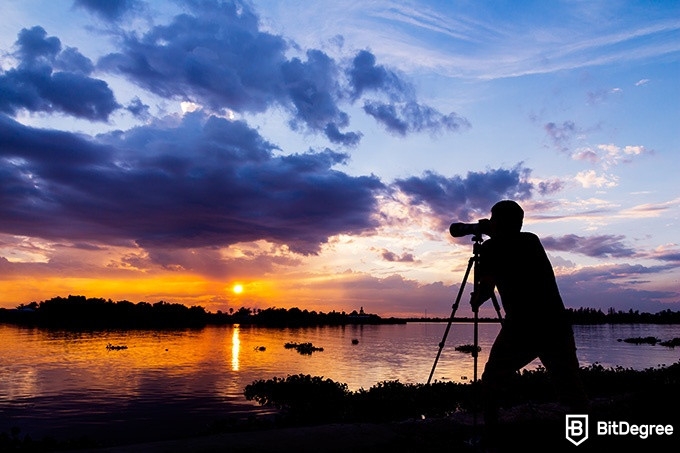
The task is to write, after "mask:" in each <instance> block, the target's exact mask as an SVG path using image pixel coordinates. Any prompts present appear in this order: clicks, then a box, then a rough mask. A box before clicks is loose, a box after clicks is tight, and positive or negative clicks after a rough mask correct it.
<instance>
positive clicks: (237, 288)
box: [231, 283, 243, 294]
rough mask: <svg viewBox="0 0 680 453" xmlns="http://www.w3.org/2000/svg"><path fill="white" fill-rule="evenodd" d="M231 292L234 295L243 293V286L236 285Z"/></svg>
mask: <svg viewBox="0 0 680 453" xmlns="http://www.w3.org/2000/svg"><path fill="white" fill-rule="evenodd" d="M231 290H232V291H234V294H241V293H242V292H243V285H241V284H240V283H237V284H235V285H234V287H233V288H232V289H231Z"/></svg>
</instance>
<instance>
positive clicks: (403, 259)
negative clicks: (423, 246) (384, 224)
mask: <svg viewBox="0 0 680 453" xmlns="http://www.w3.org/2000/svg"><path fill="white" fill-rule="evenodd" d="M380 256H382V258H383V259H384V260H385V261H389V262H392V263H413V262H415V257H414V256H413V254H412V253H406V252H404V253H402V254H401V255H398V254H396V253H394V252H392V251H390V250H387V249H382V250H381V251H380Z"/></svg>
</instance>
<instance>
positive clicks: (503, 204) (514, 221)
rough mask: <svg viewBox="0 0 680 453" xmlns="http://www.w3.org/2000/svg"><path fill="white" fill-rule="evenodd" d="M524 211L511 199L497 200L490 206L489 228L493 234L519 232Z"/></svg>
mask: <svg viewBox="0 0 680 453" xmlns="http://www.w3.org/2000/svg"><path fill="white" fill-rule="evenodd" d="M523 221H524V211H523V210H522V208H521V207H520V205H518V204H517V203H516V202H514V201H512V200H503V201H499V202H498V203H496V204H495V205H493V207H492V208H491V229H492V231H493V233H495V235H506V234H514V233H519V232H520V230H521V229H522V222H523Z"/></svg>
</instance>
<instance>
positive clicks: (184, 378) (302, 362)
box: [0, 323, 680, 442]
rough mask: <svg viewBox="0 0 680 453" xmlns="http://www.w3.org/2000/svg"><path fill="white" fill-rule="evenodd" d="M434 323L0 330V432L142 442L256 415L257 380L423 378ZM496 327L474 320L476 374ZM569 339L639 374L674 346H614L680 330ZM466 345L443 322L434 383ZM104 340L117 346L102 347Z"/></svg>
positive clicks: (581, 332) (365, 384)
mask: <svg viewBox="0 0 680 453" xmlns="http://www.w3.org/2000/svg"><path fill="white" fill-rule="evenodd" d="M445 328H446V323H409V324H396V325H364V326H346V327H314V328H295V329H293V328H285V329H282V328H265V327H251V326H248V327H246V326H242V327H238V326H234V327H231V326H229V327H207V328H203V329H197V330H191V329H187V330H163V331H157V330H136V331H116V330H111V331H79V332H73V331H61V330H44V329H36V328H22V327H16V326H10V325H0V433H3V432H5V433H8V432H10V430H11V429H12V428H13V427H18V428H20V429H21V435H26V434H29V435H31V437H32V438H34V439H40V438H42V437H44V436H50V437H54V438H56V439H58V440H59V439H70V438H76V437H78V436H80V435H88V436H92V437H93V438H97V439H103V441H104V442H106V441H107V440H112V439H116V440H117V441H120V440H121V437H123V438H125V440H129V441H137V440H153V439H155V438H159V439H160V438H163V437H168V433H173V434H174V435H176V436H182V435H191V434H195V433H198V432H200V431H201V430H205V429H206V427H207V426H208V425H209V423H211V422H213V421H214V420H215V419H218V418H220V417H223V418H225V417H232V416H233V417H239V416H243V417H247V416H252V415H256V416H259V415H264V414H266V411H265V410H263V409H262V408H260V407H259V405H257V404H256V403H254V402H249V401H246V400H245V398H244V396H243V390H244V388H245V386H246V385H248V384H250V383H252V382H253V381H255V380H258V379H270V378H272V377H275V376H277V377H286V376H288V375H292V374H300V373H302V374H310V375H313V376H324V377H326V378H330V379H332V380H334V381H336V382H343V383H346V384H347V385H348V386H349V388H350V390H358V389H360V388H364V389H368V388H370V387H372V386H373V385H375V384H376V383H378V382H380V381H385V380H399V381H401V382H405V383H424V382H427V378H428V376H429V374H430V370H431V369H432V365H433V363H434V358H435V356H436V354H437V351H438V349H439V346H438V345H439V342H440V341H441V339H442V336H443V333H444V329H445ZM499 328H500V326H499V325H498V324H495V323H492V324H484V323H481V324H480V325H479V344H480V346H481V348H482V351H481V353H480V356H479V362H478V366H479V371H478V376H481V372H482V370H483V367H484V364H485V363H486V358H487V355H488V352H489V350H490V347H491V344H492V343H493V340H494V338H495V336H496V334H497V333H498V330H499ZM574 332H575V335H576V344H577V347H578V355H579V360H580V362H581V365H590V364H593V363H600V364H602V365H603V366H605V367H610V366H611V367H616V366H622V367H625V368H633V369H638V370H642V369H645V368H649V367H657V366H660V365H670V364H672V363H675V362H677V361H678V360H680V348H676V349H672V348H667V347H663V346H660V345H655V346H652V345H646V344H642V345H635V344H629V343H625V342H621V341H618V340H619V339H623V338H629V337H647V336H653V337H656V338H659V339H661V340H670V339H672V338H675V337H680V325H648V324H634V325H597V326H575V327H574ZM352 340H358V343H356V342H353V341H352ZM287 342H295V343H308V342H311V343H312V344H313V345H314V346H316V347H321V348H323V351H321V352H314V353H313V354H312V355H301V354H299V353H298V352H296V351H295V350H294V349H286V348H285V347H284V344H285V343H287ZM472 342H473V325H472V324H467V323H455V324H453V325H452V328H451V331H450V333H449V336H448V338H447V341H446V345H445V347H444V350H443V353H442V356H441V358H440V359H439V362H438V364H437V367H436V371H435V374H434V379H436V380H452V381H456V382H465V381H467V380H472V378H473V363H474V362H473V359H472V357H471V356H470V355H468V354H463V353H460V352H457V351H455V350H454V348H455V346H458V345H462V344H470V343H472ZM109 343H110V344H112V345H126V346H127V349H122V350H109V349H107V348H106V346H107V344H109ZM354 343H356V344H354ZM262 348H264V350H261V349H262ZM538 365H539V362H534V363H532V364H531V365H529V367H528V368H535V367H536V366H538ZM132 427H134V428H132Z"/></svg>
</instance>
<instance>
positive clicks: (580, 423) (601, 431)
mask: <svg viewBox="0 0 680 453" xmlns="http://www.w3.org/2000/svg"><path fill="white" fill-rule="evenodd" d="M673 433H674V427H673V425H670V424H666V425H664V424H634V423H629V422H626V421H598V422H597V430H596V434H597V435H598V436H635V437H638V438H640V439H643V440H644V439H648V438H650V437H653V436H659V437H660V436H672V435H673ZM565 437H566V438H567V440H568V441H569V442H571V443H572V444H574V445H576V446H578V445H581V444H582V443H583V442H584V441H585V440H586V439H588V415H586V414H578V415H567V416H566V427H565Z"/></svg>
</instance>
